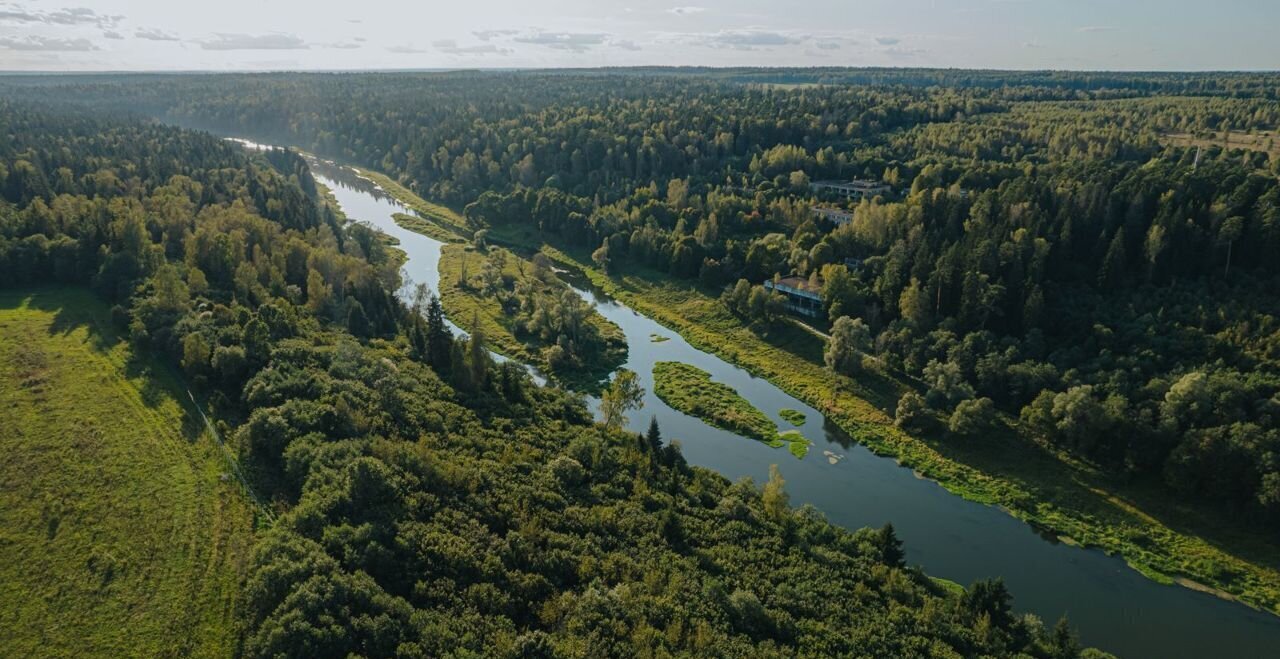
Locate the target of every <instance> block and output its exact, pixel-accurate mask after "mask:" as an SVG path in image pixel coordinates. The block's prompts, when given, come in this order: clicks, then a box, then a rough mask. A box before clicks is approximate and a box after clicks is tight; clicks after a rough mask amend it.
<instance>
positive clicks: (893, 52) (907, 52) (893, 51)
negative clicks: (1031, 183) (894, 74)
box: [884, 46, 929, 59]
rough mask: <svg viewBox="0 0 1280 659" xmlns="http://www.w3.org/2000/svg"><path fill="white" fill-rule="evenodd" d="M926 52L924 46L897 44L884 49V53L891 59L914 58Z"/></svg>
mask: <svg viewBox="0 0 1280 659" xmlns="http://www.w3.org/2000/svg"><path fill="white" fill-rule="evenodd" d="M928 52H929V51H928V50H925V49H924V48H903V47H898V46H894V47H893V48H885V49H884V54H885V55H888V56H889V57H891V58H893V59H914V58H916V57H919V56H921V55H924V54H925V53H928Z"/></svg>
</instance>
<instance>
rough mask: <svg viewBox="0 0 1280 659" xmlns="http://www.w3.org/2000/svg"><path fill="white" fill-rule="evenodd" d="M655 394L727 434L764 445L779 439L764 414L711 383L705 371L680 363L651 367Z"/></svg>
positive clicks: (775, 425) (772, 424)
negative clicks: (758, 441) (756, 440)
mask: <svg viewBox="0 0 1280 659" xmlns="http://www.w3.org/2000/svg"><path fill="white" fill-rule="evenodd" d="M653 385H654V393H656V394H657V395H658V397H659V398H661V399H662V401H663V402H664V403H666V404H668V405H670V406H671V407H673V408H675V409H677V410H680V411H681V412H684V413H685V414H691V415H693V416H696V417H698V418H700V419H702V420H704V421H706V422H707V423H709V424H711V425H713V426H715V427H717V428H723V429H725V430H728V431H730V432H734V433H737V434H739V435H743V436H745V437H752V438H755V439H758V440H760V441H763V442H769V441H772V440H773V439H774V438H775V437H777V435H778V426H777V424H775V423H774V422H773V421H770V420H769V417H767V416H765V414H764V412H761V411H760V410H758V409H756V408H755V407H754V406H753V405H752V404H751V403H749V402H747V399H745V398H743V397H742V396H739V395H738V392H736V391H734V390H733V389H732V388H731V387H729V386H728V385H725V384H722V383H719V382H713V381H712V380H711V375H710V374H709V373H707V372H706V371H704V370H702V369H700V368H698V367H696V366H692V365H689V364H684V363H681V362H657V363H655V364H654V365H653Z"/></svg>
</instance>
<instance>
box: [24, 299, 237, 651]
mask: <svg viewBox="0 0 1280 659" xmlns="http://www.w3.org/2000/svg"><path fill="white" fill-rule="evenodd" d="M0 407H3V409H4V410H5V413H4V414H5V416H4V418H5V422H4V424H3V425H4V432H3V436H4V441H5V447H4V450H5V457H4V459H2V460H0V647H3V648H5V649H6V651H7V654H9V655H10V656H75V655H82V654H85V653H88V654H92V655H100V656H197V657H229V656H233V655H234V654H235V653H236V650H237V638H238V630H237V627H238V625H239V621H240V611H239V607H240V597H239V585H240V583H241V580H242V578H243V575H244V573H245V568H246V565H247V562H248V558H249V552H250V546H251V544H252V538H253V515H252V512H251V508H250V506H249V504H248V503H247V502H246V500H245V499H244V498H243V497H242V495H241V493H240V492H239V490H238V488H237V485H236V482H235V480H234V479H232V478H229V477H227V475H226V474H227V467H226V466H225V464H224V463H223V461H222V457H221V456H220V454H219V452H218V448H217V446H216V445H215V444H214V442H213V440H212V438H211V437H210V436H209V435H208V433H207V431H206V430H205V428H204V425H203V423H202V422H201V421H200V420H199V417H198V416H197V415H196V414H195V411H194V410H193V409H191V408H190V406H189V401H188V399H187V395H186V392H185V389H184V388H183V387H182V386H181V385H180V384H179V383H178V381H177V380H176V379H175V378H173V377H172V376H171V375H170V372H169V371H168V370H167V369H166V368H165V367H164V366H163V365H162V364H160V363H159V362H157V361H154V360H152V359H149V358H147V357H145V356H141V355H137V354H134V353H133V351H132V350H131V348H130V347H129V345H128V344H127V343H126V342H125V341H123V340H121V339H120V338H119V337H118V336H117V335H116V333H115V331H114V330H113V328H112V327H111V325H110V323H109V321H108V312H107V307H106V305H105V304H104V303H103V302H101V301H100V300H98V299H97V298H95V297H94V296H93V295H91V294H89V293H88V292H87V291H84V290H81V289H52V288H50V289H38V290H36V291H30V292H23V293H18V292H13V291H5V292H0Z"/></svg>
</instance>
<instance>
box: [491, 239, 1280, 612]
mask: <svg viewBox="0 0 1280 659" xmlns="http://www.w3.org/2000/svg"><path fill="white" fill-rule="evenodd" d="M491 235H492V238H493V239H495V240H499V239H500V240H507V241H511V242H512V243H513V244H517V245H521V246H522V247H523V248H528V249H536V248H539V247H541V248H542V249H543V251H544V253H546V254H548V256H550V257H551V258H552V259H553V260H556V261H557V262H559V263H560V264H561V265H562V266H564V267H567V268H572V269H575V270H578V271H580V272H582V273H583V274H584V275H585V276H587V277H588V278H589V279H590V280H591V282H592V283H593V284H594V285H595V286H597V287H599V288H600V289H601V290H603V291H605V292H606V293H608V294H610V295H612V296H614V297H616V298H618V299H619V300H621V301H622V302H624V303H625V304H627V305H628V306H630V307H632V308H633V309H635V310H637V311H639V312H640V313H643V314H645V315H647V316H649V317H651V318H653V319H654V320H656V321H658V322H660V323H662V324H663V325H665V326H667V327H669V328H672V329H673V330H675V331H677V332H679V333H680V334H681V335H682V336H684V337H685V339H686V340H687V341H689V342H690V343H691V344H692V345H694V346H695V347H698V348H699V349H702V350H706V351H708V352H712V353H715V354H717V355H719V356H720V357H721V358H723V359H725V360H727V361H730V362H733V363H735V364H737V365H739V366H741V367H743V368H745V369H747V370H748V371H750V372H752V373H753V374H755V375H758V376H760V377H764V378H766V379H768V380H770V381H771V382H773V383H774V384H776V385H777V386H779V387H780V388H782V389H783V390H785V391H786V392H788V393H789V394H791V395H792V396H795V397H796V398H799V399H800V400H803V401H805V402H806V403H808V404H809V405H812V406H813V407H814V408H816V409H818V410H819V411H821V412H822V413H823V414H824V415H826V416H827V417H828V418H829V419H831V420H832V421H833V422H835V423H836V424H837V425H839V426H840V427H841V428H843V429H844V430H845V431H847V432H848V433H850V434H851V435H852V436H854V437H855V438H857V439H858V440H859V441H860V442H862V443H863V444H865V445H867V446H868V447H870V448H871V449H872V450H874V451H876V452H877V453H880V454H882V455H888V456H893V457H895V458H897V460H898V461H899V462H900V463H901V464H903V465H905V466H908V467H910V468H912V469H914V470H916V471H917V472H919V473H921V474H922V475H924V476H926V477H928V478H931V479H933V480H935V481H937V482H939V483H940V484H942V485H943V486H944V487H945V488H947V489H948V490H950V491H951V492H953V493H955V494H958V495H961V496H964V497H966V498H968V499H971V500H974V501H978V502H981V503H986V504H992V505H999V506H1001V507H1002V508H1004V509H1006V510H1007V511H1008V512H1010V514H1012V515H1014V516H1015V517H1018V518H1019V519H1023V520H1025V521H1027V522H1029V523H1031V524H1033V525H1035V526H1037V527H1039V528H1041V529H1045V530H1048V531H1051V532H1052V533H1054V534H1057V535H1059V536H1062V537H1063V538H1064V539H1065V540H1068V541H1070V542H1073V543H1077V544H1081V545H1086V546H1090V547H1096V548H1100V549H1102V550H1104V551H1106V552H1108V553H1112V554H1119V555H1121V556H1123V557H1124V559H1125V560H1126V561H1127V562H1128V563H1129V564H1130V565H1131V566H1133V567H1134V568H1135V569H1137V570H1139V571H1140V572H1142V573H1143V574H1145V575H1147V576H1148V577H1150V578H1152V579H1155V580H1157V581H1160V582H1162V583H1174V582H1175V577H1184V578H1186V579H1190V580H1192V581H1194V582H1197V583H1199V584H1203V585H1205V586H1208V587H1209V588H1212V589H1214V590H1215V591H1218V593H1219V594H1220V595H1229V596H1231V597H1233V598H1236V599H1239V600H1241V601H1243V602H1246V603H1249V604H1251V605H1254V606H1257V607H1260V608H1265V609H1268V610H1271V611H1273V612H1280V555H1278V552H1277V550H1276V548H1275V546H1274V545H1273V544H1271V543H1269V542H1268V541H1267V540H1266V539H1265V538H1261V537H1259V536H1258V535H1257V534H1256V533H1255V532H1254V530H1253V529H1251V528H1247V527H1245V526H1244V525H1243V524H1241V523H1238V522H1233V521H1229V520H1225V519H1223V517H1222V516H1221V515H1220V514H1217V513H1216V512H1215V511H1213V510H1211V509H1209V508H1207V507H1200V506H1196V505H1194V504H1190V503H1184V502H1176V501H1172V500H1170V497H1169V495H1168V493H1167V492H1166V491H1164V490H1162V489H1161V488H1159V487H1158V486H1156V485H1153V484H1143V483H1138V484H1121V483H1117V482H1115V481H1114V480H1112V479H1110V478H1109V477H1108V476H1107V475H1105V474H1102V473H1099V472H1098V471H1096V470H1093V469H1091V468H1089V467H1088V466H1085V465H1081V464H1078V463H1075V462H1073V461H1071V460H1069V459H1067V458H1065V457H1064V456H1061V455H1058V454H1055V453H1053V452H1051V451H1049V450H1047V449H1045V448H1043V447H1041V446H1038V445H1036V444H1034V443H1032V442H1030V441H1027V440H1025V439H1022V438H1019V437H1017V436H1016V432H1017V428H1016V420H1014V419H1004V420H1003V422H1004V425H1003V427H1002V430H1001V431H999V432H996V433H993V434H992V435H991V436H988V437H984V438H982V439H980V440H961V439H957V438H954V437H951V436H949V435H947V434H946V433H944V432H929V433H925V434H921V435H911V434H908V433H906V432H904V431H902V430H901V429H899V428H897V427H895V426H894V425H893V423H892V417H893V412H892V410H893V408H894V405H895V404H896V401H897V398H898V396H899V395H901V393H902V392H904V391H906V390H907V389H908V388H910V386H911V385H910V383H908V382H906V381H904V380H902V379H900V378H898V377H896V376H894V375H893V374H885V373H877V372H868V373H865V374H864V375H862V376H861V377H860V378H859V379H857V380H856V381H849V380H845V379H840V380H837V379H835V378H833V377H832V376H831V375H830V373H829V372H828V371H827V370H826V369H825V368H824V366H823V360H822V350H823V339H822V337H821V336H818V335H816V334H815V333H813V332H810V331H807V330H806V329H804V328H802V327H799V326H798V325H795V324H790V325H787V326H784V327H781V328H775V329H771V330H769V331H768V333H767V334H760V333H757V332H756V331H755V330H753V329H752V328H749V327H747V326H745V325H743V323H742V322H741V321H740V320H739V319H737V318H736V317H734V316H733V315H732V314H730V313H729V312H728V310H727V309H725V308H724V306H723V305H722V304H720V303H719V301H718V300H717V299H716V298H715V297H714V292H711V291H702V290H700V289H698V288H697V287H694V286H691V285H688V284H685V283H682V282H676V281H673V280H671V279H670V278H669V277H666V276H665V275H662V274H660V273H656V272H654V271H650V270H646V269H643V268H630V269H626V270H624V271H623V272H620V273H614V274H613V275H612V276H610V275H606V274H605V273H603V272H601V271H600V270H599V269H598V268H595V267H593V266H592V265H590V260H589V258H588V254H586V253H581V254H579V253H569V252H565V251H560V250H557V249H555V248H553V247H550V246H543V245H542V244H541V241H540V240H538V239H537V238H536V237H534V236H532V235H531V234H528V233H525V234H518V233H514V232H511V231H505V230H504V231H502V232H495V233H494V234H491Z"/></svg>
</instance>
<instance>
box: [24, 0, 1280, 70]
mask: <svg viewBox="0 0 1280 659" xmlns="http://www.w3.org/2000/svg"><path fill="white" fill-rule="evenodd" d="M676 2H690V3H691V4H687V5H683V4H676V3H675V2H670V1H668V2H649V1H647V0H545V1H543V0H523V1H520V0H470V1H466V0H453V1H451V2H435V1H431V0H416V1H412V0H397V1H393V0H362V1H360V2H352V1H349V0H348V1H344V2H334V1H332V0H0V70H175V69H176V70H189V69H201V70H210V69H212V70H229V69H235V70H242V69H255V70H256V69H361V68H384V69H404V68H461V67H467V68H470V67H497V68H504V67H558V66H615V65H643V64H664V65H671V64H694V65H710V66H729V65H758V66H942V67H978V68H1019V69H1029V68H1057V69H1120V70H1133V69H1140V70H1151V69H1177V70H1203V69H1272V70H1274V69H1280V36H1278V31H1280V0H1217V1H1206V0H1168V1H1165V2H1156V1H1154V0H1152V1H1147V0H844V1H840V0H807V1H805V0H788V1H786V2H779V1H771V2H766V1H761V0H732V1H728V0H726V1H721V0H676Z"/></svg>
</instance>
